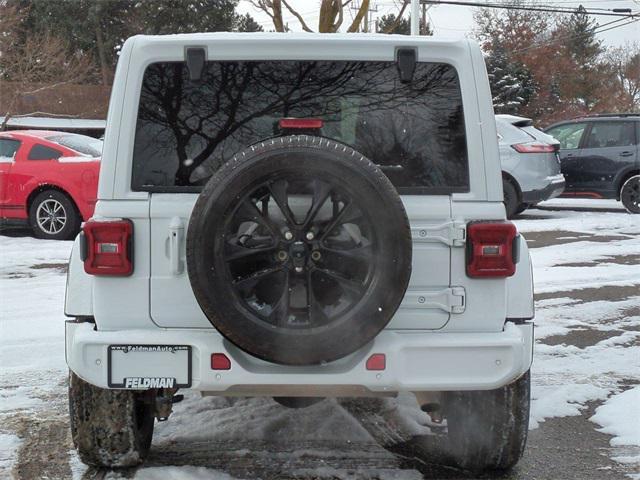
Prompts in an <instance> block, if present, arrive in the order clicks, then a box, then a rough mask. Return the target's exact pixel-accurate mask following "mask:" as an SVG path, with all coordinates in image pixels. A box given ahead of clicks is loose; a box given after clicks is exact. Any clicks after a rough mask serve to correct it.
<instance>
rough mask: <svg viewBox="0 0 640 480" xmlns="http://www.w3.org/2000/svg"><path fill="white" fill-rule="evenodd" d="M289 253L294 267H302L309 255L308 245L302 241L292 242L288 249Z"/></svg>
mask: <svg viewBox="0 0 640 480" xmlns="http://www.w3.org/2000/svg"><path fill="white" fill-rule="evenodd" d="M289 254H290V257H291V260H292V261H293V266H294V267H304V266H305V265H306V263H307V257H308V256H309V247H307V245H306V244H305V243H304V242H294V243H293V244H292V245H291V247H290V249H289Z"/></svg>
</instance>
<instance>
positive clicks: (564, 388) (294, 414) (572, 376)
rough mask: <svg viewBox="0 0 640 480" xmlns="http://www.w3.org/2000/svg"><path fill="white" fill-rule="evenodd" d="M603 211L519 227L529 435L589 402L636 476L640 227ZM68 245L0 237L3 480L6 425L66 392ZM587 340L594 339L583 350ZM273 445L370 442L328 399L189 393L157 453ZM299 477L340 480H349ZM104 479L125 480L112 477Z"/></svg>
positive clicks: (12, 453) (533, 216) (412, 414)
mask: <svg viewBox="0 0 640 480" xmlns="http://www.w3.org/2000/svg"><path fill="white" fill-rule="evenodd" d="M567 202H569V205H567ZM591 202H594V201H593V200H573V199H558V200H554V201H553V202H545V205H548V204H549V206H551V207H553V208H567V207H570V206H571V204H573V205H578V204H580V205H579V206H580V207H582V206H593V204H592V203H591ZM596 202H599V201H596ZM602 202H604V203H602ZM607 202H608V203H607ZM582 204H585V205H582ZM601 207H602V208H605V209H607V211H601V212H582V211H581V212H578V211H571V210H553V211H551V210H542V209H533V210H529V211H527V212H525V213H524V214H523V215H521V216H520V217H519V219H518V220H517V221H516V223H517V225H518V228H519V230H520V231H521V232H523V234H524V236H525V237H529V238H530V240H531V242H530V248H531V255H532V259H533V264H534V277H535V281H536V293H537V294H542V298H540V299H539V300H538V301H537V302H536V307H537V311H536V341H537V343H536V348H535V355H534V364H533V374H532V381H533V390H532V396H533V403H532V413H531V428H538V427H539V426H540V424H541V423H543V422H544V421H545V420H546V419H548V418H553V417H563V416H569V415H579V414H580V413H581V411H583V410H584V409H585V407H586V406H587V404H588V403H589V402H594V401H595V402H599V405H600V406H599V407H598V408H597V410H596V413H595V415H593V417H592V418H591V420H592V421H593V422H594V423H593V428H595V429H599V430H601V431H602V432H605V433H608V434H610V435H613V438H612V440H611V445H612V451H611V455H612V457H613V458H614V459H615V460H617V461H619V462H621V463H625V464H626V465H630V468H631V471H634V469H635V470H638V469H640V439H639V438H638V432H640V426H639V425H638V422H640V412H639V411H638V409H639V408H640V407H639V405H640V400H639V399H638V396H640V387H638V386H637V384H639V383H640V368H639V366H640V309H639V308H638V307H639V306H640V266H639V263H640V260H639V259H640V218H639V217H634V216H631V215H629V214H626V213H623V211H622V210H620V208H619V204H617V202H611V201H601ZM609 209H618V210H619V213H618V212H611V211H608V210H609ZM71 245H72V244H71V242H52V241H42V240H36V239H33V238H29V237H19V238H10V237H5V236H0V365H1V366H2V368H1V369H0V477H2V478H4V477H7V476H9V472H10V470H11V468H12V465H14V464H15V462H16V459H17V457H18V451H19V449H20V445H21V444H22V442H23V441H24V439H22V438H20V436H19V435H17V434H16V431H15V429H12V427H11V425H12V423H11V421H12V420H13V419H15V418H16V417H17V416H20V415H32V416H34V417H35V416H37V415H38V414H40V412H42V411H44V410H46V409H47V408H50V402H49V400H48V399H49V398H50V397H51V395H56V394H58V396H59V391H60V388H64V387H61V385H64V381H65V378H66V374H67V373H66V372H67V370H66V366H65V362H64V325H63V322H64V315H63V298H64V286H65V276H64V266H65V264H66V262H67V259H68V256H69V252H70V249H71ZM607 288H626V289H627V290H625V292H626V293H624V295H619V296H618V297H616V296H615V295H613V296H612V297H611V298H609V297H608V296H607V295H601V294H598V293H597V292H602V291H604V290H603V289H607ZM634 289H635V290H634ZM594 292H595V293H594ZM629 292H631V293H629ZM635 292H637V294H636V293H635ZM582 337H585V338H586V339H587V340H585V341H583V343H582V344H581V343H580V342H581V341H576V338H577V339H578V340H580V338H582ZM388 402H389V403H388V404H387V406H388V407H389V408H397V409H398V411H399V412H400V413H401V414H402V415H401V417H402V418H403V419H404V421H405V422H404V423H405V425H404V426H403V428H405V429H406V430H408V431H410V432H412V433H414V434H415V433H424V431H425V427H424V425H425V423H426V420H427V419H426V415H425V414H424V413H423V412H421V411H420V410H418V409H417V406H416V405H415V402H413V404H412V403H411V400H410V399H408V398H405V397H404V396H401V397H400V398H398V399H397V400H389V401H388ZM271 438H284V439H289V440H291V439H293V440H296V439H298V440H300V441H302V443H304V442H303V441H304V440H305V439H307V440H308V439H310V438H311V439H314V440H320V441H321V440H322V439H327V440H334V441H335V440H340V439H342V440H344V441H348V442H358V441H362V442H367V441H371V436H370V434H369V433H368V432H367V431H366V430H365V429H364V428H363V427H362V426H361V425H360V424H359V423H358V422H357V421H356V420H354V418H353V417H352V416H351V415H350V414H349V412H347V411H346V410H345V409H343V408H342V406H341V405H340V404H339V403H338V402H336V401H333V400H329V401H324V402H321V403H319V404H317V405H314V406H312V407H310V408H308V409H303V410H289V409H285V408H283V407H281V406H279V405H278V404H276V403H275V402H273V401H272V400H270V399H224V398H217V397H207V398H200V397H199V396H197V395H195V394H193V393H189V392H187V396H186V398H185V400H184V401H183V402H181V403H179V404H177V405H176V407H175V414H174V415H173V416H172V417H171V419H170V421H168V422H163V423H159V424H157V427H156V435H155V436H154V448H164V449H170V448H171V445H172V444H174V443H176V444H179V443H180V442H183V441H192V442H193V441H204V442H233V441H237V440H238V439H245V440H246V439H249V440H254V441H260V440H262V441H269V439H271ZM236 453H238V455H240V454H241V453H242V452H236ZM330 453H331V452H328V451H322V450H321V449H316V450H314V451H308V450H305V448H304V447H301V450H300V452H296V454H299V455H306V454H310V455H315V456H316V457H318V456H320V457H321V456H322V455H324V454H327V455H329V454H330ZM345 453H346V454H348V452H345ZM376 454H378V455H379V453H374V452H372V453H371V455H376ZM275 455H276V456H277V455H278V454H277V452H276V453H275ZM282 455H285V454H282ZM287 455H291V454H287ZM389 455H390V454H389ZM358 458H362V452H358ZM69 464H70V472H71V474H72V476H73V478H80V477H82V475H83V473H84V472H85V467H84V466H83V465H82V464H81V463H80V461H79V459H78V457H77V455H76V454H75V452H70V453H69ZM635 466H637V467H638V468H635ZM327 468H328V467H327ZM296 473H297V474H299V476H303V475H306V474H312V473H313V474H314V475H316V476H318V477H320V476H334V477H335V478H342V475H343V474H344V471H325V472H321V471H319V470H317V469H316V470H314V471H313V472H296ZM415 474H417V472H415V471H400V470H396V471H395V473H394V472H393V471H390V472H379V476H380V478H403V479H404V478H407V479H409V478H414V477H415ZM398 475H400V476H398ZM105 478H119V476H118V474H116V473H110V474H108V476H107V477H105ZM135 478H137V479H155V478H162V479H172V478H181V479H182V478H187V479H188V478H191V479H199V478H213V479H221V480H229V479H232V477H230V476H229V475H228V474H227V473H223V472H219V471H216V470H212V469H207V468H202V467H195V466H180V467H178V466H174V467H155V466H149V467H147V468H142V469H140V470H138V472H137V473H136V474H135ZM415 478H417V477H415Z"/></svg>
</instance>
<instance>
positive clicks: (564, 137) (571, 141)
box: [546, 123, 587, 150]
mask: <svg viewBox="0 0 640 480" xmlns="http://www.w3.org/2000/svg"><path fill="white" fill-rule="evenodd" d="M586 126H587V124H586V123H569V124H566V125H559V126H557V127H553V128H550V129H549V130H547V132H546V133H548V134H549V135H551V136H552V137H554V138H555V139H556V140H558V141H559V142H560V148H563V149H567V150H572V149H576V148H578V147H579V146H580V139H581V138H582V134H583V133H584V129H585V127H586Z"/></svg>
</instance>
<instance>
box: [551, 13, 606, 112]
mask: <svg viewBox="0 0 640 480" xmlns="http://www.w3.org/2000/svg"><path fill="white" fill-rule="evenodd" d="M596 27H597V23H596V21H595V20H593V19H592V18H590V17H589V15H588V14H587V13H586V11H585V9H584V7H582V6H580V7H578V9H577V10H576V12H575V13H574V14H572V15H570V16H569V17H566V18H565V19H562V20H561V21H560V22H559V23H558V26H557V28H556V30H555V31H554V32H553V37H554V38H556V39H557V40H558V42H559V44H560V45H562V50H561V51H562V55H563V56H564V57H565V60H566V61H567V63H568V64H569V65H570V68H569V69H568V72H567V73H568V74H567V75H565V77H564V78H563V79H562V83H561V85H560V88H561V91H562V95H563V96H564V97H566V98H568V99H573V101H574V103H576V104H577V105H578V106H580V107H582V108H584V109H585V110H586V111H590V110H591V109H592V108H593V106H594V105H595V103H596V102H597V99H598V97H599V90H600V85H601V81H602V77H601V75H600V74H599V73H600V72H601V71H602V69H601V60H600V58H601V55H602V53H603V51H604V48H603V47H602V42H601V41H600V40H598V39H597V38H596V34H595V29H596Z"/></svg>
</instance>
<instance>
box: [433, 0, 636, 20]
mask: <svg viewBox="0 0 640 480" xmlns="http://www.w3.org/2000/svg"><path fill="white" fill-rule="evenodd" d="M421 1H422V2H424V3H427V4H430V5H459V6H464V7H482V8H502V9H505V10H524V11H531V12H549V13H567V14H573V13H576V12H577V11H579V10H578V9H574V8H568V7H567V8H564V7H556V8H545V7H528V6H525V5H513V4H511V5H509V4H496V3H479V2H460V1H454V0H421ZM616 10H618V9H612V10H610V11H605V12H594V11H590V10H585V9H583V10H582V12H583V13H585V14H588V15H603V16H610V17H627V18H629V17H633V16H634V15H637V14H638V13H637V12H635V13H634V12H631V10H630V9H624V10H629V12H628V13H623V12H616ZM620 10H621V9H620Z"/></svg>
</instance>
